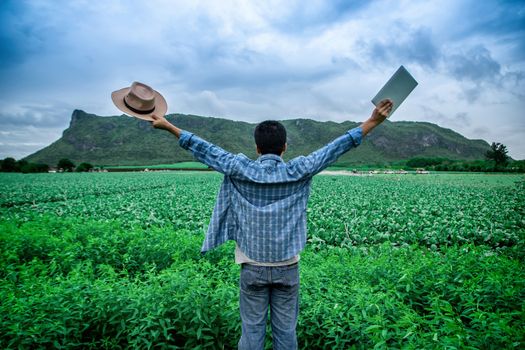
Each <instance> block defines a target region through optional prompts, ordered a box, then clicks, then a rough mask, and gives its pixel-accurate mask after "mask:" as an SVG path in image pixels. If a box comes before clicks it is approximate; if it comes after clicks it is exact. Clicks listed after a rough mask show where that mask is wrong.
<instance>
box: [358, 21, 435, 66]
mask: <svg viewBox="0 0 525 350" xmlns="http://www.w3.org/2000/svg"><path fill="white" fill-rule="evenodd" d="M393 27H395V28H393V29H394V30H393V31H392V36H391V37H390V38H388V39H385V40H381V41H374V42H372V43H366V42H364V41H361V42H360V44H361V45H363V46H364V47H365V48H366V49H367V51H368V53H369V55H370V58H371V59H373V60H376V61H382V62H394V61H395V62H396V63H399V62H404V63H417V64H419V65H421V66H422V67H427V68H435V67H436V65H437V63H438V61H439V59H440V56H441V53H440V51H439V49H438V47H437V45H436V44H435V43H434V39H433V38H432V32H431V31H430V29H428V28H417V29H415V30H410V29H409V28H407V27H406V25H405V24H403V23H397V24H395V25H393Z"/></svg>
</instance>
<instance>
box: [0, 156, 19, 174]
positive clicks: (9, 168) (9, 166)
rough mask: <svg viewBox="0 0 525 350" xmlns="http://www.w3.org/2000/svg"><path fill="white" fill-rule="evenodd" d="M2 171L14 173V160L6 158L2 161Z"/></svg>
mask: <svg viewBox="0 0 525 350" xmlns="http://www.w3.org/2000/svg"><path fill="white" fill-rule="evenodd" d="M2 171H3V172H7V173H12V172H13V171H16V160H15V158H11V157H7V158H4V160H3V161H2Z"/></svg>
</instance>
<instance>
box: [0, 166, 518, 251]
mask: <svg viewBox="0 0 525 350" xmlns="http://www.w3.org/2000/svg"><path fill="white" fill-rule="evenodd" d="M62 175H66V176H62ZM18 176H19V178H18V182H14V181H11V182H10V181H6V183H4V185H3V186H4V191H5V192H4V193H3V197H4V204H5V205H4V208H0V213H1V215H2V216H4V217H6V218H7V217H11V218H16V219H17V220H20V221H22V222H24V221H29V220H35V219H38V217H40V216H42V215H46V214H49V213H51V214H53V215H56V216H64V217H67V216H76V217H84V218H89V219H95V220H100V221H111V220H114V219H115V218H118V219H119V220H121V221H122V222H124V223H125V224H126V225H128V226H129V227H142V228H146V227H150V226H161V227H164V226H166V227H171V228H173V229H176V230H178V229H186V230H190V231H197V232H204V231H205V229H206V227H207V224H208V222H209V218H210V215H211V211H212V208H213V204H214V201H215V197H216V193H217V191H218V187H219V184H220V180H221V177H220V176H219V175H218V174H209V173H208V174H201V173H189V174H180V173H177V174H170V173H163V174H158V173H156V174H154V173H153V174H144V173H131V174H53V175H47V176H54V177H53V178H52V179H53V181H51V182H49V183H48V182H46V181H41V180H40V181H27V182H24V181H20V179H26V177H22V176H21V175H18ZM33 176H34V177H35V178H37V177H36V175H33ZM37 179H38V178H37ZM8 180H10V179H9V178H8ZM524 183H525V182H524V181H523V180H522V179H521V178H520V177H518V176H504V175H503V176H502V175H449V176H447V175H433V176H421V177H417V176H397V177H388V176H373V177H347V176H317V177H316V178H314V183H313V187H312V195H311V199H310V202H309V206H308V232H309V233H308V235H309V236H308V238H309V241H310V244H311V245H312V246H317V247H323V246H326V245H329V246H342V247H351V246H360V245H374V244H380V243H383V242H391V243H393V244H395V245H403V244H422V245H425V246H427V247H431V248H433V249H438V248H439V247H440V246H450V245H455V244H466V243H476V244H483V245H489V246H491V247H494V248H504V247H511V246H516V245H521V244H523V243H524V241H525V219H524V218H525V187H524ZM9 186H10V187H9ZM24 191H29V192H28V194H27V198H33V199H32V202H31V203H28V202H27V203H26V202H23V201H22V200H21V199H22V198H24V196H23V193H24ZM57 191H58V192H57ZM60 191H62V192H63V193H67V196H66V197H63V198H61V197H57V195H56V193H59V192H60ZM6 198H9V199H6ZM17 203H18V204H17Z"/></svg>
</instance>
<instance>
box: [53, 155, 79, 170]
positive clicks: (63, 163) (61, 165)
mask: <svg viewBox="0 0 525 350" xmlns="http://www.w3.org/2000/svg"><path fill="white" fill-rule="evenodd" d="M57 168H58V169H62V170H63V171H67V172H72V171H73V169H74V168H75V164H74V163H73V162H72V161H71V160H69V159H67V158H62V159H60V160H59V161H58V163H57Z"/></svg>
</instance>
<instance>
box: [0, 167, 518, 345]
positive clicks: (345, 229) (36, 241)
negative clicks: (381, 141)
mask: <svg viewBox="0 0 525 350" xmlns="http://www.w3.org/2000/svg"><path fill="white" fill-rule="evenodd" d="M220 182H221V176H220V175H219V174H217V173H215V172H204V173H203V172H163V173H156V172H152V173H143V172H141V173H63V174H26V175H23V174H0V215H1V217H0V275H1V276H0V277H1V278H0V315H2V316H1V319H0V348H2V349H19V348H20V349H25V348H57V349H72V348H79V349H80V348H82V349H85V348H92V349H103V348H107V349H114V348H116V349H119V348H128V347H130V348H143V349H148V348H160V349H162V348H173V349H177V348H178V349H186V348H200V349H205V348H210V349H221V348H236V343H237V340H238V338H239V336H240V318H239V312H238V292H239V291H238V278H239V266H237V265H235V264H234V255H233V245H232V243H231V242H230V243H228V244H226V245H224V246H222V247H220V248H219V249H216V250H214V251H212V252H209V253H207V254H205V255H201V254H200V245H201V244H202V240H203V238H204V232H205V229H206V226H207V224H208V222H209V218H210V215H211V212H212V208H213V205H214V201H215V196H216V194H217V192H218V189H219V185H220ZM308 229H309V232H308V245H307V248H306V250H305V251H304V252H303V253H302V254H301V262H300V265H301V266H300V270H301V272H300V273H301V300H300V309H301V310H300V316H299V324H298V329H297V331H298V337H299V347H300V348H301V349H323V348H324V349H349V348H357V349H371V348H380V349H383V348H389V349H396V348H399V349H401V348H403V349H422V348H425V349H514V348H515V349H523V348H525V302H524V300H525V265H524V260H525V259H524V258H525V178H524V177H523V176H518V175H484V174H464V175H458V174H431V175H423V176H421V175H374V176H362V177H358V176H331V175H319V176H317V177H315V178H314V181H313V187H312V194H311V199H310V202H309V207H308ZM267 345H268V348H270V346H271V344H270V343H269V342H268V344H267Z"/></svg>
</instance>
